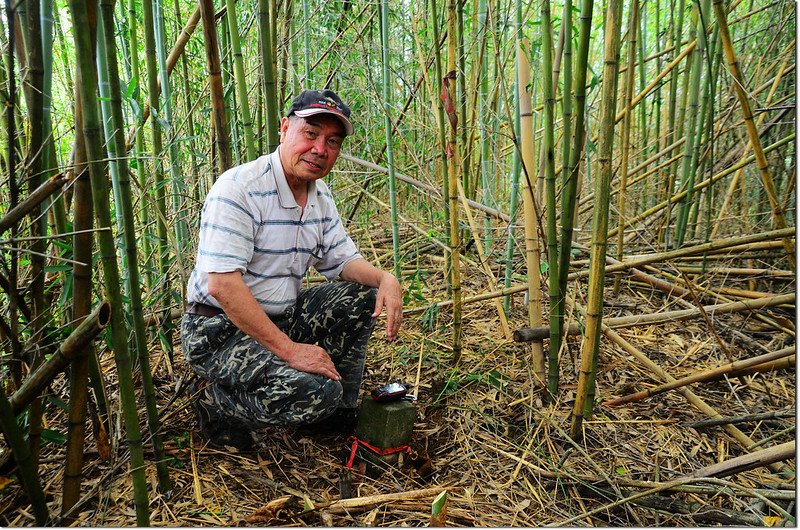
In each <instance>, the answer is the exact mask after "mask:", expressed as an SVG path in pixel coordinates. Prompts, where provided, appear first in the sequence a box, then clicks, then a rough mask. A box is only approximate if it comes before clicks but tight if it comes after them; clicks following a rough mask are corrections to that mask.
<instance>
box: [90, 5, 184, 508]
mask: <svg viewBox="0 0 800 530" xmlns="http://www.w3.org/2000/svg"><path fill="white" fill-rule="evenodd" d="M113 15H114V5H113V0H101V3H100V21H101V23H102V28H103V37H104V38H101V39H98V42H102V41H103V40H105V41H106V45H105V52H106V61H105V63H106V68H108V77H109V79H119V68H118V66H117V53H116V46H115V40H114V20H113ZM167 85H168V83H162V84H161V86H162V89H163V88H165V87H166V86H167ZM109 89H110V103H111V120H110V130H109V132H110V133H111V134H107V135H106V137H107V142H106V145H107V148H108V151H109V158H110V159H111V166H112V167H114V166H116V167H117V171H116V174H117V178H118V179H119V180H118V182H117V185H116V187H117V188H118V194H119V202H117V204H116V208H115V209H116V210H117V211H119V212H121V216H122V223H123V231H122V238H123V245H122V250H123V252H124V253H125V255H126V261H127V263H128V278H127V291H128V297H129V298H130V310H131V315H132V317H133V331H134V337H135V351H136V357H137V359H138V360H139V368H140V375H141V378H142V388H143V389H144V397H145V405H146V408H147V420H148V426H149V428H150V437H151V440H152V443H153V453H154V456H155V461H156V471H157V474H158V486H159V489H160V490H161V492H169V491H170V490H171V489H172V485H171V483H170V479H169V469H168V467H167V459H166V457H165V453H164V445H163V443H162V442H161V434H160V430H161V427H160V424H159V420H158V408H157V406H156V392H155V387H154V385H153V375H152V371H151V369H150V355H149V350H148V348H147V328H146V326H145V321H144V308H143V304H142V293H141V287H140V283H141V277H140V274H139V260H138V256H137V250H136V228H135V218H136V214H135V213H134V211H133V199H132V197H131V181H130V172H129V170H128V162H127V158H126V157H125V156H122V155H124V153H125V133H124V130H125V129H124V120H123V118H122V93H121V90H120V85H119V83H111V86H110V87H109ZM165 94H166V92H165ZM112 146H113V147H112ZM112 149H113V151H112ZM112 152H115V153H116V154H117V156H116V157H115V156H112V155H111V153H112ZM112 178H113V174H112Z"/></svg>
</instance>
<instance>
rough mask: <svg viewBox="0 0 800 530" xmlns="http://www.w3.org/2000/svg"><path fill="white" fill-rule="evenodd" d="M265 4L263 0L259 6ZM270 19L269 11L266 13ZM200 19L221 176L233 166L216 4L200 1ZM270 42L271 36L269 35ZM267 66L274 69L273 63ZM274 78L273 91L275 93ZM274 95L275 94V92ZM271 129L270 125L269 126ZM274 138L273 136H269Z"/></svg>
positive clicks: (267, 63)
mask: <svg viewBox="0 0 800 530" xmlns="http://www.w3.org/2000/svg"><path fill="white" fill-rule="evenodd" d="M263 3H265V0H261V1H260V2H259V4H263ZM266 16H267V18H269V11H268V10H267V11H266ZM200 17H201V18H202V20H203V37H204V38H203V42H204V44H205V49H206V64H207V66H208V83H209V86H210V90H211V108H212V116H213V123H214V135H215V136H214V137H215V139H216V142H215V145H216V148H217V173H218V174H221V173H223V172H224V171H225V170H227V169H230V168H231V167H232V165H233V163H232V159H231V150H230V139H229V136H228V135H229V131H228V118H227V116H226V114H225V94H224V91H223V88H222V75H221V68H220V57H219V44H218V40H217V25H216V20H215V18H214V2H213V1H212V0H200ZM267 40H269V35H267ZM266 65H268V66H269V68H270V69H271V68H272V61H267V62H266ZM274 87H275V85H274V78H273V85H272V88H273V91H274ZM273 94H274V92H273ZM267 128H268V129H269V124H268V126H267ZM269 137H270V138H272V136H269Z"/></svg>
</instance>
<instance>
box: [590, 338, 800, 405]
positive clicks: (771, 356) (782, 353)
mask: <svg viewBox="0 0 800 530" xmlns="http://www.w3.org/2000/svg"><path fill="white" fill-rule="evenodd" d="M794 351H795V348H794V347H791V348H784V349H782V350H778V351H776V352H772V353H766V354H764V355H759V356H757V357H751V358H750V359H745V360H742V361H734V362H732V363H728V364H726V365H724V366H720V367H718V368H713V369H711V370H704V371H702V372H697V373H695V374H692V375H690V376H687V377H684V378H681V379H678V380H676V381H671V382H669V383H665V384H663V385H659V386H657V387H655V388H651V389H648V390H642V391H640V392H634V393H633V394H628V395H626V396H622V397H618V398H614V399H609V400H607V401H604V402H603V405H604V406H606V407H619V406H621V405H626V404H628V403H633V402H634V401H642V400H644V399H647V398H650V397H653V396H655V395H658V394H661V393H663V392H667V391H669V390H673V389H675V388H679V387H682V386H686V385H691V384H692V383H699V382H702V381H707V380H708V379H711V378H712V377H717V376H720V375H723V374H728V373H731V372H733V371H735V370H741V369H744V368H750V367H752V366H756V365H759V364H762V363H766V362H770V361H775V360H778V359H781V358H783V357H788V356H790V355H791V354H792V353H794Z"/></svg>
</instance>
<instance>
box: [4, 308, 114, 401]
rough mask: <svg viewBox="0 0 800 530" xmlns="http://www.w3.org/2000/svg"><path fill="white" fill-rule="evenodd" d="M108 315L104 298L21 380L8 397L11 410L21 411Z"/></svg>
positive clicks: (102, 326) (105, 322)
mask: <svg viewBox="0 0 800 530" xmlns="http://www.w3.org/2000/svg"><path fill="white" fill-rule="evenodd" d="M110 319H111V304H109V303H108V301H106V300H103V301H102V302H101V303H100V304H99V305H98V306H97V307H96V308H95V310H94V311H92V312H91V313H90V314H89V315H88V316H87V317H86V318H85V319H84V320H83V322H81V323H80V325H79V326H78V327H77V328H75V330H74V331H73V332H72V333H70V334H69V336H68V337H67V338H66V339H65V340H64V342H62V343H61V346H59V348H58V350H57V351H56V352H55V353H54V354H53V355H51V356H50V358H49V359H47V360H46V361H45V362H44V363H42V364H41V365H40V366H39V368H37V369H36V371H35V372H33V373H32V374H31V375H30V376H28V378H27V379H25V381H24V382H23V383H22V385H21V386H20V387H19V389H18V390H17V391H16V392H14V394H13V395H12V396H11V398H10V399H9V401H10V403H11V407H12V409H13V411H14V414H19V413H20V412H22V409H24V408H25V407H26V406H27V405H28V404H30V402H31V401H33V400H34V399H35V398H36V396H38V395H39V392H41V391H42V389H44V388H45V387H46V386H47V385H48V384H50V382H51V381H52V380H53V378H54V377H55V376H56V375H57V374H58V373H60V372H61V371H62V370H64V369H65V368H66V367H67V366H68V365H69V363H70V362H72V360H73V359H75V358H76V357H77V356H78V355H80V354H81V353H84V352H85V351H86V345H87V344H89V343H90V342H91V341H92V340H94V338H95V337H96V336H97V335H98V334H99V333H100V332H101V331H103V330H104V329H105V328H106V326H108V323H109V321H110Z"/></svg>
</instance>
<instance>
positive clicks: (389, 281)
mask: <svg viewBox="0 0 800 530" xmlns="http://www.w3.org/2000/svg"><path fill="white" fill-rule="evenodd" d="M350 134H353V125H352V123H351V122H350V109H349V107H348V106H347V105H345V104H344V103H343V102H342V100H341V99H340V98H339V97H338V96H337V95H336V94H335V93H334V92H333V91H330V90H323V91H317V90H306V91H303V92H302V93H301V94H300V95H299V96H298V97H297V98H295V100H294V101H293V102H292V105H291V107H290V108H289V111H288V112H287V115H286V117H284V118H283V119H282V120H281V124H280V145H279V147H278V148H277V149H276V150H275V151H274V152H273V153H271V154H269V155H265V156H262V157H260V158H258V159H257V160H254V161H252V162H248V163H246V164H243V165H241V166H238V167H235V168H232V169H230V170H228V171H226V172H225V173H223V174H222V175H221V176H220V177H219V179H218V180H217V182H216V183H215V184H214V186H212V188H211V190H210V191H209V193H208V196H207V197H206V200H205V203H204V205H203V212H202V215H201V220H200V241H199V246H198V251H197V262H196V265H195V268H194V270H193V271H192V274H191V277H190V278H189V285H188V301H189V305H188V308H187V312H186V314H185V315H184V316H183V320H182V323H181V335H182V346H183V353H184V357H185V358H186V360H187V362H188V363H189V365H190V366H191V367H192V368H193V369H194V370H195V372H197V373H198V374H199V375H200V376H201V378H202V379H201V383H200V384H199V385H198V388H197V389H196V390H197V395H196V397H195V402H194V407H195V411H196V412H197V415H198V421H199V424H200V432H201V434H202V435H203V437H204V438H206V440H207V441H209V442H210V443H213V444H215V445H219V446H230V447H236V448H238V449H245V448H247V447H249V446H250V445H251V443H252V437H251V435H250V432H249V431H250V430H252V429H258V428H261V427H265V426H267V425H296V426H304V425H306V426H307V425H311V426H316V427H320V428H322V427H325V426H326V424H327V425H328V426H333V427H338V430H340V431H348V430H352V428H353V427H354V426H355V420H356V407H357V404H358V392H359V387H360V385H361V379H362V375H363V370H364V360H365V357H366V348H367V341H368V339H369V337H370V334H371V333H372V329H373V327H374V326H375V319H376V318H377V317H378V316H379V315H380V314H381V313H382V312H383V311H384V310H385V312H386V335H387V338H388V339H389V340H394V339H395V337H396V336H397V331H398V329H399V327H400V323H401V321H402V295H401V289H400V284H399V282H398V281H397V279H396V278H395V277H394V276H393V275H392V274H390V273H388V272H384V271H381V270H379V269H377V268H376V267H374V266H373V265H371V264H370V263H368V262H367V261H366V260H364V259H363V258H362V257H361V254H359V252H358V250H357V249H356V247H355V244H354V243H353V241H352V240H351V239H350V237H349V236H348V235H347V233H346V232H345V230H344V226H343V224H342V221H341V219H340V217H339V214H338V212H337V210H336V205H335V204H334V202H333V198H332V196H331V193H330V190H329V189H328V187H327V185H326V184H325V183H324V182H323V181H322V180H321V179H322V178H323V177H325V176H326V175H327V174H328V173H329V172H330V170H331V168H332V167H333V165H334V163H335V162H336V159H337V157H338V156H339V152H340V150H341V147H342V142H343V141H344V139H345V137H346V136H347V135H350ZM310 267H314V268H315V269H316V270H317V271H318V272H319V273H321V274H322V275H324V276H325V277H326V278H327V279H328V280H333V279H335V278H337V277H339V278H341V279H342V280H344V281H336V282H326V283H324V284H322V285H319V286H317V287H313V288H310V289H301V282H302V279H303V277H304V275H305V273H306V271H307V270H308V269H309V268H310Z"/></svg>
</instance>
